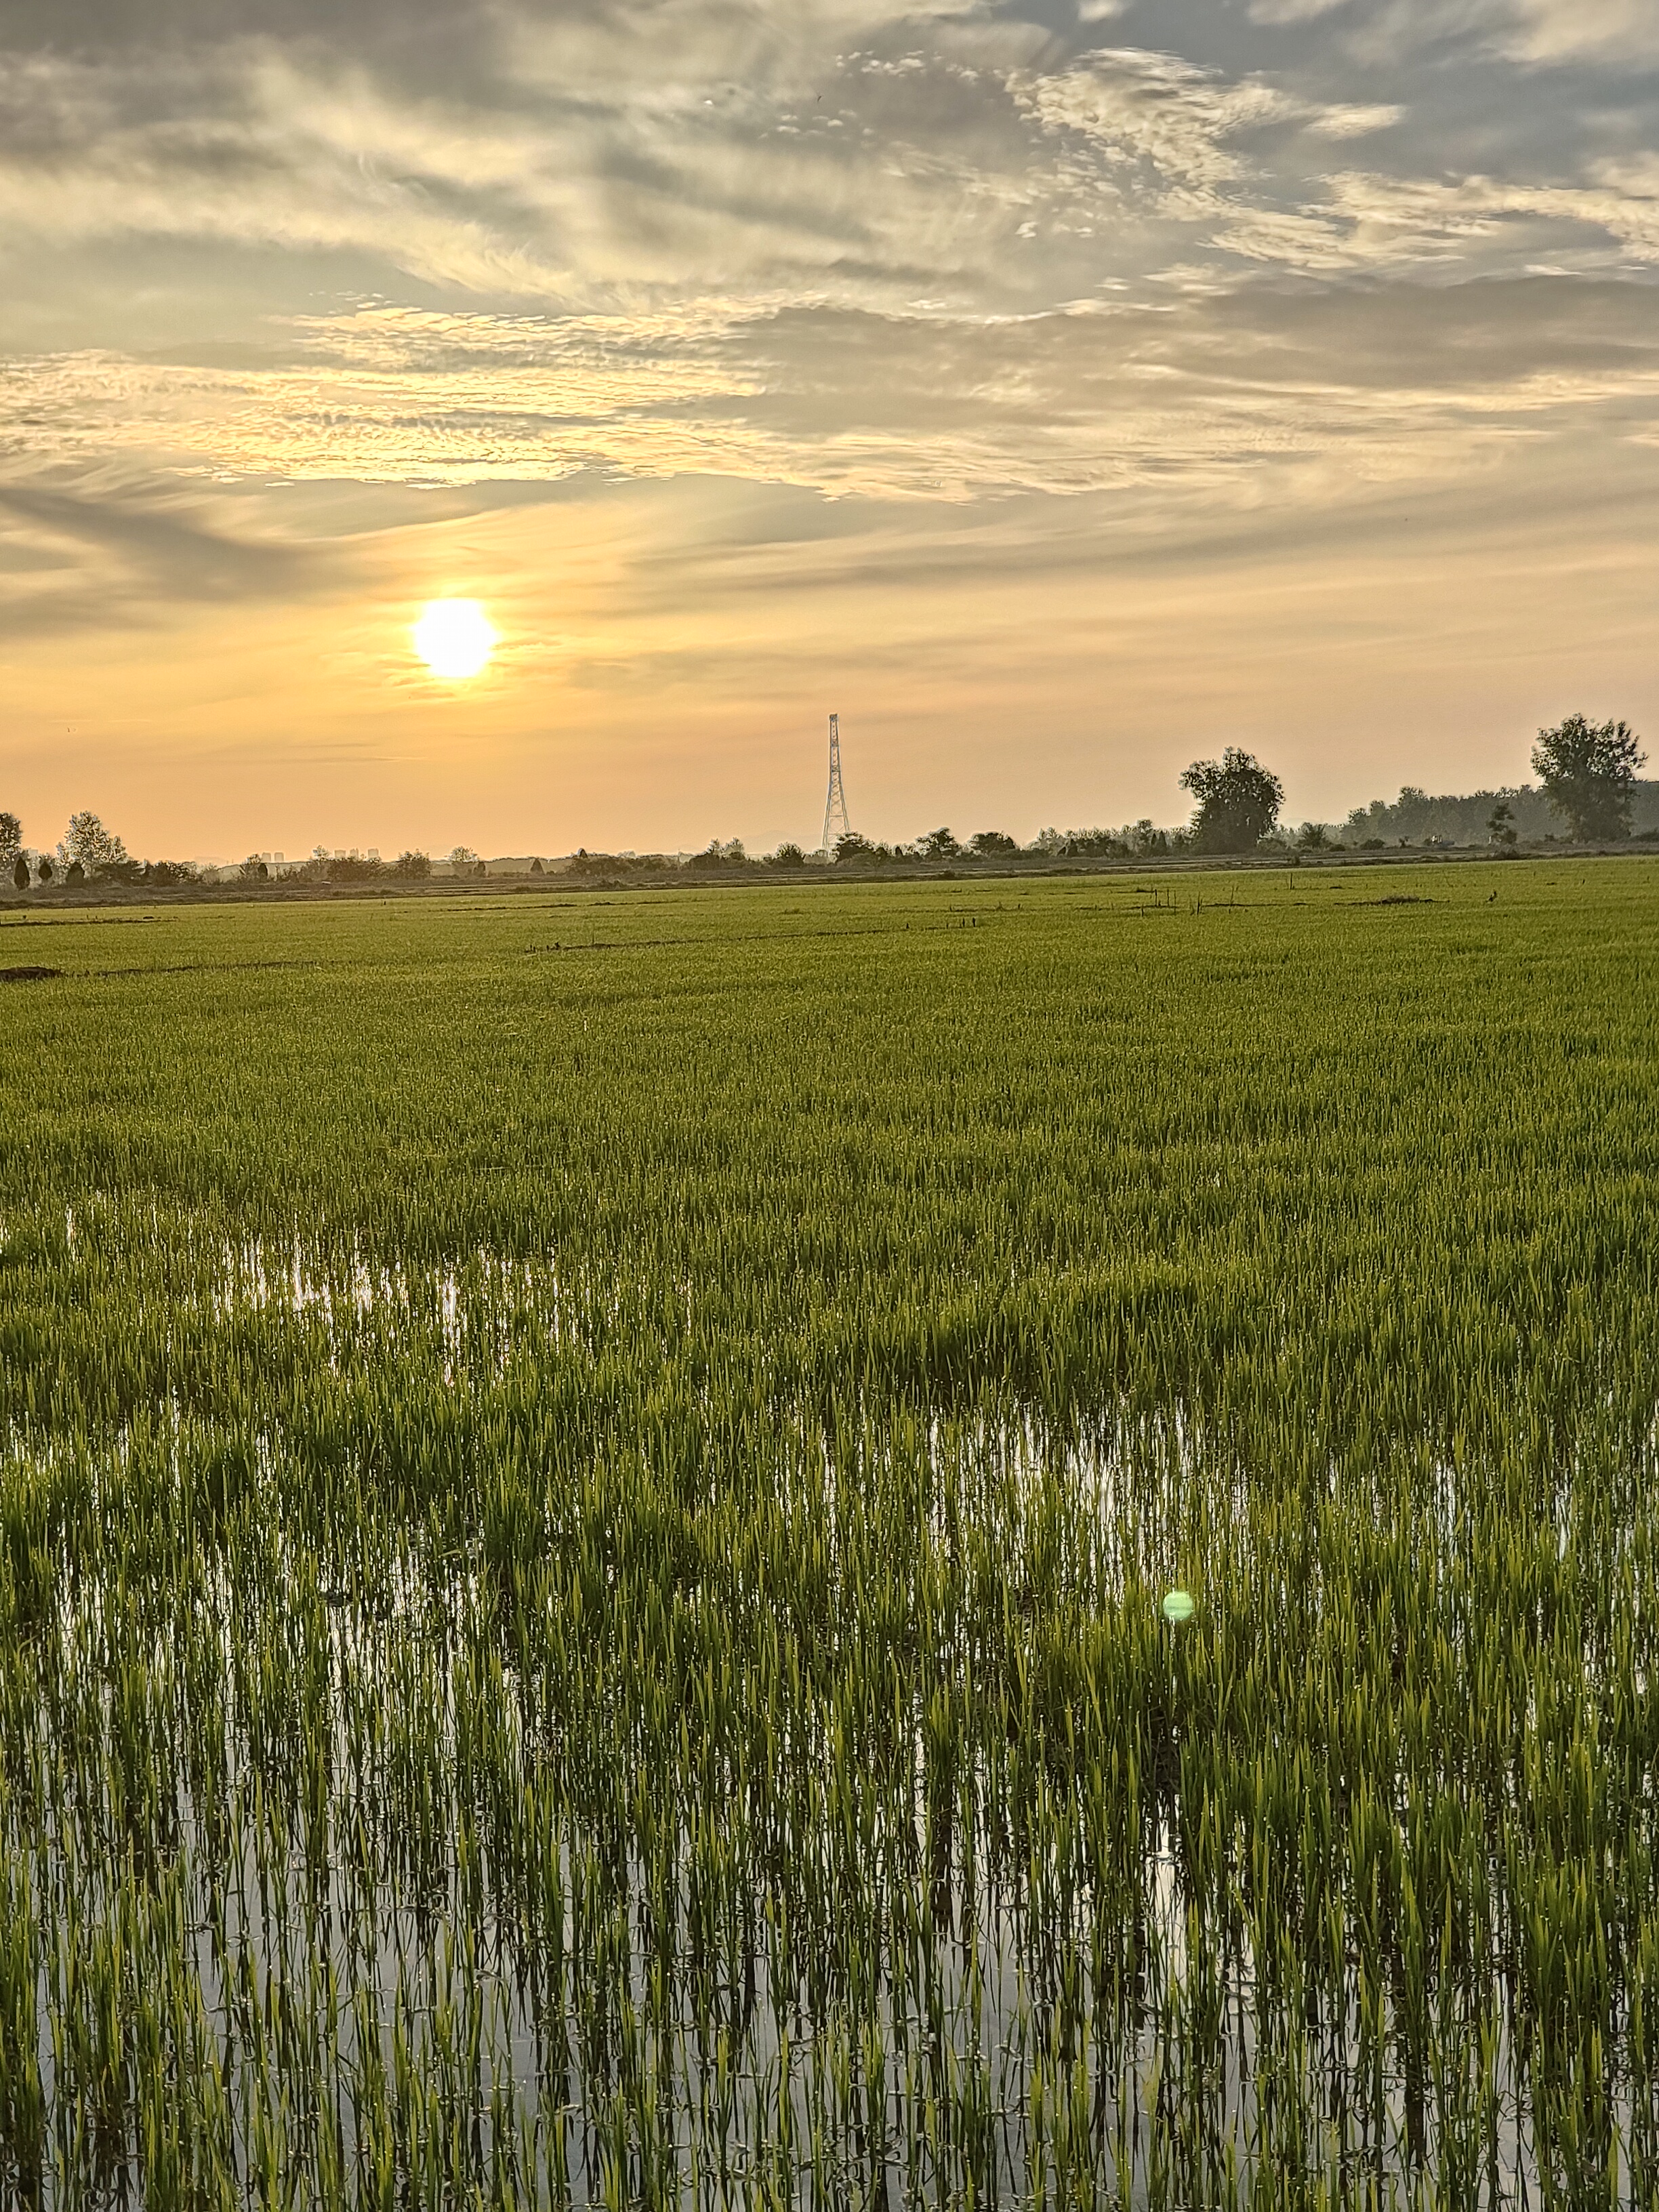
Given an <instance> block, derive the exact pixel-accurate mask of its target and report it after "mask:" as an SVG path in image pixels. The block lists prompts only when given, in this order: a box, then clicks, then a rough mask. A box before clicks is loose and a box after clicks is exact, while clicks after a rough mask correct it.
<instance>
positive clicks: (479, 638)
mask: <svg viewBox="0 0 1659 2212" xmlns="http://www.w3.org/2000/svg"><path fill="white" fill-rule="evenodd" d="M410 636H411V637H412V638H413V639H414V641H415V650H416V653H419V654H420V656H421V658H422V660H423V661H425V663H426V665H427V666H428V668H429V669H430V670H431V671H432V673H433V674H434V675H435V676H441V677H443V678H446V679H447V681H449V682H451V683H462V682H465V679H466V678H468V677H469V676H476V675H477V673H478V672H479V671H480V670H481V669H482V668H483V667H484V666H486V665H487V664H488V662H489V656H490V654H491V653H493V652H494V650H495V631H494V629H491V627H490V623H489V617H488V616H487V615H486V614H485V612H484V611H483V608H482V607H481V606H480V605H478V602H477V599H434V600H433V601H432V602H431V603H430V605H428V606H427V607H426V608H425V609H424V610H423V611H422V615H421V618H420V620H419V621H418V622H417V623H416V624H415V625H414V627H413V629H411V630H410Z"/></svg>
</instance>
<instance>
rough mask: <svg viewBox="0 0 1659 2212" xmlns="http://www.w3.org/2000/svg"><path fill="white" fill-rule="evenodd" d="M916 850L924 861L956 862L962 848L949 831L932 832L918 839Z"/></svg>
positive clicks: (938, 830) (937, 830)
mask: <svg viewBox="0 0 1659 2212" xmlns="http://www.w3.org/2000/svg"><path fill="white" fill-rule="evenodd" d="M916 850H917V852H918V853H919V854H921V857H922V859H923V860H955V859H956V857H957V854H958V853H960V852H961V850H962V848H961V846H960V845H958V844H957V841H956V839H955V837H954V836H952V835H951V832H950V830H948V829H930V830H928V832H927V835H926V836H923V837H918V838H917V840H916Z"/></svg>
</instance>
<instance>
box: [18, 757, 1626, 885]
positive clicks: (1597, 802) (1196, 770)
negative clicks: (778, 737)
mask: <svg viewBox="0 0 1659 2212" xmlns="http://www.w3.org/2000/svg"><path fill="white" fill-rule="evenodd" d="M1645 758H1646V756H1645V755H1644V753H1643V751H1642V750H1641V741H1640V739H1639V738H1638V736H1637V735H1636V732H1634V731H1633V730H1632V728H1631V727H1630V725H1629V724H1628V723H1627V722H1622V721H1607V722H1601V723H1595V722H1591V721H1590V720H1589V719H1588V717H1587V716H1585V715H1583V714H1569V715H1568V716H1567V717H1566V719H1565V720H1564V721H1561V722H1559V723H1557V724H1555V726H1553V728H1550V729H1545V730H1541V731H1540V732H1539V733H1538V742H1537V744H1535V745H1534V747H1533V750H1532V765H1533V771H1534V775H1536V776H1537V777H1538V780H1539V785H1538V788H1537V790H1536V791H1534V789H1533V787H1531V786H1524V787H1520V788H1518V789H1516V790H1513V791H1507V792H1492V793H1475V794H1474V797H1473V798H1472V799H1430V798H1429V796H1428V794H1427V793H1425V792H1422V791H1419V790H1418V789H1417V788H1416V787H1414V786H1413V785H1410V784H1407V786H1406V787H1404V789H1403V790H1402V791H1401V794H1400V797H1399V799H1397V800H1395V801H1394V802H1392V804H1390V803H1389V802H1388V801H1385V800H1383V799H1375V800H1373V801H1372V803H1371V805H1370V806H1369V807H1356V808H1355V809H1354V810H1353V811H1352V813H1351V814H1350V815H1349V817H1348V819H1347V823H1346V825H1345V827H1346V837H1344V836H1336V837H1333V836H1332V835H1331V833H1330V830H1329V829H1328V825H1326V824H1324V823H1316V822H1304V823H1303V824H1302V827H1301V829H1299V830H1297V832H1295V833H1294V835H1291V833H1289V832H1287V831H1285V830H1284V829H1281V827H1280V824H1279V815H1280V812H1281V811H1282V809H1283V806H1284V801H1285V787H1284V785H1283V783H1282V782H1281V781H1280V780H1279V777H1278V776H1277V775H1275V774H1274V773H1273V770H1272V769H1269V768H1267V767H1264V766H1263V764H1262V763H1261V762H1260V761H1259V760H1257V759H1256V757H1255V755H1254V754H1252V753H1249V752H1246V751H1244V750H1243V749H1242V748H1241V747H1239V746H1237V745H1230V746H1228V748H1227V749H1226V750H1225V752H1224V753H1223V754H1222V756H1221V757H1220V759H1219V760H1197V761H1194V762H1193V763H1192V764H1191V766H1190V767H1188V769H1185V770H1184V771H1183V772H1182V776H1181V779H1180V781H1181V787H1182V790H1183V791H1185V792H1187V793H1189V794H1190V796H1191V797H1192V799H1194V802H1195V808H1194V814H1193V817H1192V819H1191V821H1190V822H1188V823H1185V824H1183V825H1182V826H1181V827H1179V828H1176V829H1160V828H1158V825H1157V824H1156V823H1153V822H1152V818H1151V817H1149V816H1148V817H1143V818H1142V819H1141V820H1140V821H1139V822H1134V823H1129V824H1127V826H1126V827H1124V828H1122V829H1067V830H1060V829H1043V830H1041V831H1040V832H1039V833H1038V835H1037V836H1036V838H1035V839H1034V840H1033V842H1031V844H1030V845H1029V846H1025V847H1021V846H1020V845H1019V844H1018V842H1017V841H1016V840H1015V839H1014V838H1012V837H1011V836H1008V835H1007V833H1006V831H1004V830H1000V829H980V830H976V831H975V833H974V834H973V835H972V836H970V837H969V838H967V839H965V840H959V839H958V838H957V836H956V835H955V833H954V832H953V831H952V830H951V829H948V828H945V827H941V828H939V829H928V830H925V831H924V832H923V833H922V834H921V836H919V837H917V838H916V839H915V841H914V842H912V843H910V844H908V845H906V844H883V843H880V842H877V841H876V840H874V839H872V838H868V837H864V836H860V835H859V834H858V833H857V832H855V831H849V832H848V835H846V836H843V837H842V838H840V839H839V840H838V841H837V842H836V848H835V851H834V853H833V854H828V855H823V856H821V857H823V858H828V859H830V860H834V861H835V862H836V863H837V864H838V865H840V866H858V865H860V864H863V865H866V866H869V865H872V864H876V865H878V864H880V863H881V862H884V861H888V862H896V861H905V860H908V861H916V860H920V861H924V862H929V863H933V864H935V865H937V864H939V863H941V862H946V863H948V862H950V861H951V860H957V859H963V860H996V859H999V858H1003V857H1011V856H1012V855H1013V854H1018V853H1020V852H1022V851H1024V852H1026V853H1028V854H1033V855H1036V856H1041V857H1043V858H1054V857H1058V856H1060V855H1064V854H1078V855H1097V856H1102V857H1104V856H1109V855H1120V856H1122V857H1125V858H1134V859H1146V858H1150V857H1152V856H1155V855H1157V854H1164V853H1176V852H1189V853H1195V854H1248V853H1256V852H1261V850H1263V849H1264V848H1270V847H1272V846H1273V844H1274V843H1278V844H1279V845H1281V846H1283V847H1285V848H1289V849H1296V848H1301V849H1303V850H1318V849H1321V848H1329V847H1332V846H1335V847H1336V848H1337V849H1344V848H1358V850H1360V851H1366V850H1376V849H1379V848H1383V846H1385V845H1386V844H1388V843H1389V842H1391V841H1392V842H1397V843H1401V844H1404V843H1407V842H1423V841H1425V840H1427V841H1429V842H1432V840H1433V838H1434V836H1435V835H1436V834H1437V833H1436V832H1434V831H1433V830H1431V829H1425V828H1423V827H1421V826H1420V825H1421V823H1424V822H1425V820H1426V819H1429V818H1431V817H1435V816H1436V815H1437V811H1438V813H1439V815H1440V816H1441V817H1444V816H1445V815H1446V813H1447V812H1448V811H1449V810H1455V814H1456V818H1457V820H1458V823H1459V824H1460V826H1466V825H1464V822H1463V817H1465V816H1466V815H1467V813H1468V810H1469V809H1470V808H1471V807H1474V809H1476V811H1477V814H1478V812H1479V811H1480V809H1481V808H1483V807H1485V808H1486V815H1485V827H1486V837H1487V842H1488V843H1489V845H1491V846H1492V848H1495V849H1498V850H1500V851H1501V850H1512V849H1514V848H1516V847H1517V846H1518V844H1519V843H1520V842H1521V841H1522V839H1523V838H1528V837H1539V836H1543V835H1545V834H1547V833H1545V832H1544V831H1543V830H1542V829H1541V828H1540V827H1539V826H1538V817H1539V810H1540V808H1544V809H1547V811H1548V813H1549V816H1550V817H1553V818H1554V819H1555V820H1558V821H1559V823H1561V824H1562V826H1563V827H1564V828H1565V830H1566V832H1567V834H1568V836H1570V837H1571V838H1572V839H1573V841H1574V842H1577V843H1583V844H1607V843H1613V842H1619V841H1620V840H1621V839H1623V838H1626V837H1628V836H1630V835H1631V833H1632V813H1633V809H1634V805H1635V801H1636V797H1637V794H1638V790H1640V791H1646V790H1648V789H1650V788H1651V789H1654V790H1656V791H1659V786H1655V787H1648V786H1638V783H1637V781H1636V771H1637V769H1638V768H1640V767H1641V766H1642V765H1643V763H1644V760H1645ZM1487 802H1490V805H1488V804H1487ZM1402 822H1405V823H1408V824H1409V825H1410V827H1407V828H1404V829H1401V828H1400V827H1399V825H1400V824H1401V823H1402ZM1656 827H1659V824H1656ZM1413 830H1414V831H1415V835H1413ZM1448 842H1449V841H1448ZM811 857H814V856H810V855H809V854H807V853H806V852H805V850H804V849H803V848H802V847H800V846H799V845H795V844H783V845H780V846H779V847H778V848H777V850H776V851H775V852H774V853H770V854H767V855H766V857H765V860H764V861H763V863H761V865H763V866H768V867H772V868H793V867H805V866H806V865H807V863H808V860H809V858H811ZM681 865H682V862H681V860H680V856H679V855H678V854H674V855H670V854H663V853H653V854H633V853H627V854H616V853H589V852H588V851H587V850H586V848H583V849H581V850H580V851H579V852H577V853H576V854H574V856H573V858H572V860H570V862H569V864H568V870H569V872H571V873H573V874H574V875H576V876H578V877H581V876H584V875H593V874H598V873H604V874H606V875H614V874H617V873H627V872H633V871H636V870H645V871H650V872H661V871H663V870H666V869H669V868H673V867H678V866H681ZM691 865H692V866H696V867H697V868H698V869H700V870H702V871H705V872H706V871H709V870H713V871H715V872H718V871H720V870H721V869H733V868H748V867H750V866H754V865H756V864H755V862H753V861H752V860H750V855H749V854H748V853H747V852H746V851H745V850H744V846H743V843H742V842H741V841H740V840H739V839H737V838H732V839H729V840H727V841H726V842H721V841H720V839H719V838H715V839H714V840H713V841H712V842H710V843H709V844H708V847H707V848H705V849H704V850H703V851H702V852H701V853H698V854H694V855H693V856H692V860H691ZM447 866H448V868H449V871H450V873H451V875H452V876H453V877H462V878H465V877H468V876H483V875H484V874H485V873H486V866H485V863H484V862H483V860H481V859H480V858H479V856H478V855H477V854H476V853H475V852H473V851H472V850H471V848H469V847H467V846H465V845H457V846H455V847H454V848H453V850H452V851H451V852H450V854H448V857H447ZM432 867H433V863H432V860H431V859H430V857H429V855H428V854H425V853H422V852H416V851H409V852H404V853H401V854H398V858H397V859H396V860H381V859H380V855H379V854H373V853H371V854H362V853H356V852H354V853H329V852H325V850H324V848H322V847H321V846H320V845H319V846H318V847H317V848H316V849H315V850H314V851H313V854H311V857H310V858H309V860H300V861H295V862H281V863H276V864H272V863H271V862H270V861H268V860H265V859H264V858H263V857H261V856H260V855H259V854H250V855H249V857H248V858H247V859H246V860H244V861H243V862H242V863H241V866H240V869H239V871H238V872H239V874H240V876H241V878H243V880H244V881H246V882H249V883H256V882H266V881H269V880H270V878H272V876H273V874H275V875H276V876H277V877H279V878H283V879H285V880H288V881H290V882H301V883H307V882H308V883H332V884H355V883H371V882H374V881H376V880H379V879H381V878H393V879H396V880H399V881H402V882H406V883H421V882H424V881H425V880H427V879H428V878H429V877H430V875H431V873H432ZM542 872H543V869H542V863H541V861H540V860H535V861H532V865H531V873H532V875H539V874H541V873H542ZM6 874H9V876H10V878H11V880H12V883H13V884H14V886H15V888H16V889H17V890H28V889H30V888H31V886H32V885H33V884H52V883H53V882H56V881H62V882H63V883H64V884H82V883H85V882H87V881H88V880H89V879H93V878H103V879H104V880H106V881H116V882H122V883H129V884H155V885H158V886H159V885H165V884H180V883H190V882H194V881H196V880H198V879H199V875H200V871H199V870H197V869H196V868H194V867H192V866H191V865H190V864H189V863H188V862H185V861H178V860H149V861H138V860H133V859H132V858H131V855H130V854H129V853H128V851H127V849H126V847H125V845H124V844H123V842H122V841H121V840H120V838H119V837H118V836H115V835H114V834H113V832H112V831H111V830H109V829H106V827H105V826H104V823H102V822H101V821H100V818H99V817H98V816H97V815H96V814H94V813H92V812H91V811H83V812H81V813H77V814H72V815H71V816H70V821H69V827H68V828H67V829H65V831H64V836H63V837H62V839H61V840H60V841H59V842H58V846H57V848H56V850H55V852H52V853H46V852H31V851H30V850H29V849H28V848H26V847H25V845H24V843H23V829H22V824H21V822H20V821H19V819H18V817H17V816H16V815H15V814H12V813H7V812H0V879H3V876H4V875H6Z"/></svg>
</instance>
